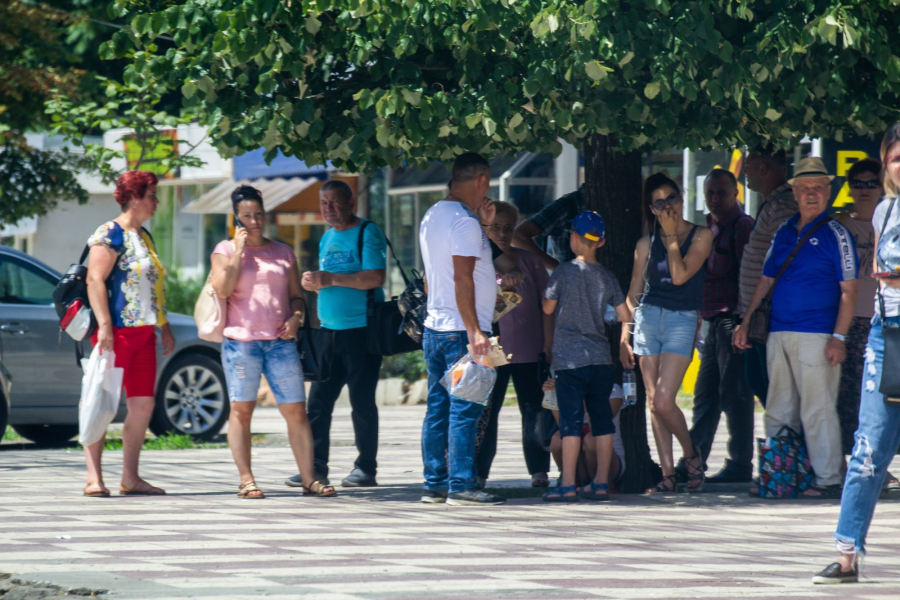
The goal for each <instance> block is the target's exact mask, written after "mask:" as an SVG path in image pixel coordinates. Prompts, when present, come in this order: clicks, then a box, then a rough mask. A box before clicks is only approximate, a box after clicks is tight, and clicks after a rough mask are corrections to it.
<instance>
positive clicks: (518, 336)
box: [497, 250, 550, 364]
mask: <svg viewBox="0 0 900 600" xmlns="http://www.w3.org/2000/svg"><path fill="white" fill-rule="evenodd" d="M516 252H517V253H518V255H519V256H518V258H519V268H520V269H522V272H523V273H525V280H524V281H523V282H522V283H521V284H519V285H517V286H516V288H515V290H516V292H518V293H519V294H521V295H522V303H521V304H519V305H518V306H517V307H515V308H514V309H512V310H511V311H509V313H507V314H506V315H504V316H503V318H501V319H500V320H499V321H498V322H497V323H498V325H499V326H500V345H501V346H503V351H504V352H505V353H507V354H509V353H512V359H511V360H510V361H509V362H510V363H512V364H519V363H536V362H537V360H538V356H539V355H540V353H541V352H543V351H544V312H543V309H542V308H541V302H542V299H543V297H544V290H546V289H547V282H548V281H550V275H549V274H548V273H547V269H545V268H544V265H543V264H541V259H539V258H538V257H537V256H536V255H535V254H532V253H531V252H528V251H527V250H517V251H516Z"/></svg>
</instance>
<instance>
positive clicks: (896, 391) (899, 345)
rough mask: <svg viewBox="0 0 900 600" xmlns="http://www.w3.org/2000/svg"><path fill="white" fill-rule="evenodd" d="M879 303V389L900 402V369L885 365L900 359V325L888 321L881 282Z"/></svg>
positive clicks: (885, 222)
mask: <svg viewBox="0 0 900 600" xmlns="http://www.w3.org/2000/svg"><path fill="white" fill-rule="evenodd" d="M896 201H897V199H896V198H894V199H893V200H891V204H890V205H889V206H888V209H887V214H886V215H884V223H882V224H881V233H879V234H878V238H879V239H881V237H882V236H883V235H884V230H885V228H886V227H887V222H888V219H890V218H891V212H892V211H893V210H894V203H895V202H896ZM878 305H879V307H880V308H881V335H882V336H883V337H884V356H883V357H882V362H881V364H882V368H881V385H879V386H878V391H879V392H881V393H882V394H884V397H885V399H886V400H891V401H893V402H900V369H893V368H891V369H886V368H884V366H885V365H896V364H897V361H898V360H900V325H897V324H896V323H888V321H887V313H886V312H885V309H884V295H883V294H882V293H881V284H880V283H879V284H878Z"/></svg>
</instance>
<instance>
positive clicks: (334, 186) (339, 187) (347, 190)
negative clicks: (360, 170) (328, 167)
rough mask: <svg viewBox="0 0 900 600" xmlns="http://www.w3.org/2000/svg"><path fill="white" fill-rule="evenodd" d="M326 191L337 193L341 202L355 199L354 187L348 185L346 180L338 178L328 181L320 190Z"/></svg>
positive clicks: (321, 191)
mask: <svg viewBox="0 0 900 600" xmlns="http://www.w3.org/2000/svg"><path fill="white" fill-rule="evenodd" d="M325 192H332V193H333V194H336V195H337V197H338V198H340V200H341V202H350V201H351V200H353V188H351V187H350V186H349V185H347V182H346V181H339V180H337V179H331V180H329V181H326V182H325V185H323V186H322V189H320V190H319V193H320V194H323V193H325Z"/></svg>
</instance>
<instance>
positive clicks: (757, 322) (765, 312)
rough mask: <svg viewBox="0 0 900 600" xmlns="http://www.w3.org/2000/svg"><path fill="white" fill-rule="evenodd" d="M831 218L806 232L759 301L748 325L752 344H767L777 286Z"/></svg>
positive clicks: (748, 334)
mask: <svg viewBox="0 0 900 600" xmlns="http://www.w3.org/2000/svg"><path fill="white" fill-rule="evenodd" d="M831 220H832V219H831V217H825V218H824V219H822V220H821V221H819V223H818V225H816V226H815V227H812V228H811V229H810V230H809V231H807V232H806V235H804V236H803V237H802V238H801V239H800V241H799V242H797V245H796V246H794V249H793V250H791V253H790V254H789V255H788V257H787V260H785V261H784V264H783V265H781V270H780V271H778V275H777V276H776V277H775V281H774V282H772V287H771V288H769V292H768V293H767V294H766V295H765V296H764V297H763V299H762V300H760V301H759V306H758V307H757V308H756V310H755V311H753V314H752V315H750V323H749V324H748V325H747V339H748V340H750V341H751V342H756V343H758V344H765V343H766V339H767V338H768V337H769V323H770V321H771V320H772V294H773V293H774V292H775V286H776V285H778V280H779V279H781V276H782V275H784V273H785V271H787V268H788V267H789V266H790V265H791V263H792V262H793V261H794V258H795V257H796V256H797V253H798V252H800V248H802V247H803V245H804V244H806V242H808V241H809V238H810V237H812V234H814V233H815V232H817V231H818V230H819V229H820V228H822V227H824V226H825V225H826V224H827V223H829V222H831Z"/></svg>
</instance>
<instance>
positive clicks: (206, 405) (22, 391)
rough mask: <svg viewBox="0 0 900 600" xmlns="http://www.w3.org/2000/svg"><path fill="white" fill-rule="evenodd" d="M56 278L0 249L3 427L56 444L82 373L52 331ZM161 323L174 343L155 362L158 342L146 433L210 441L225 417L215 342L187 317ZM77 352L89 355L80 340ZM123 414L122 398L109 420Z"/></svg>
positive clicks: (68, 346) (70, 425)
mask: <svg viewBox="0 0 900 600" xmlns="http://www.w3.org/2000/svg"><path fill="white" fill-rule="evenodd" d="M60 276H61V275H60V273H58V272H57V271H55V270H54V269H52V268H50V267H49V266H47V265H45V264H43V263H42V262H40V261H38V260H36V259H35V258H34V257H32V256H29V255H27V254H25V253H24V252H20V251H18V250H14V249H12V248H9V247H6V246H0V361H2V363H3V364H4V365H5V366H6V369H7V370H8V372H9V373H10V375H11V379H12V382H13V384H14V385H13V390H14V391H13V393H12V394H11V403H10V410H9V424H10V425H12V427H13V429H15V430H16V432H17V433H19V435H21V436H22V437H25V438H28V439H30V440H32V441H34V442H37V443H40V444H62V443H65V442H67V441H68V440H70V439H72V438H73V437H74V436H75V435H77V434H78V401H79V399H80V398H79V397H80V395H81V377H82V371H81V367H80V366H79V365H77V364H76V360H75V341H73V340H72V339H71V338H70V337H69V336H67V335H66V334H65V333H61V332H60V329H59V318H58V317H57V314H56V310H55V309H54V307H53V301H52V294H53V290H54V288H55V287H56V283H57V281H59V278H60ZM169 321H170V323H171V324H172V332H173V333H174V334H175V340H176V342H177V345H176V346H175V351H174V352H173V353H172V354H171V355H170V356H168V357H166V358H163V357H162V343H161V342H160V343H158V352H159V362H158V365H159V370H158V373H157V385H156V410H155V411H154V413H153V418H152V419H151V421H150V430H151V431H152V432H153V433H155V434H156V435H163V434H165V433H180V434H189V435H192V436H195V437H197V438H199V439H210V438H212V437H214V436H215V435H217V434H218V433H219V431H220V430H221V429H222V426H223V425H224V424H225V422H226V421H227V420H228V395H227V393H226V389H227V388H226V384H225V373H224V372H223V371H222V365H221V362H220V353H219V345H218V344H213V343H209V342H205V341H203V340H201V339H199V338H198V337H197V328H196V326H195V324H194V319H193V318H191V317H188V316H185V315H179V314H170V315H169ZM84 351H85V353H90V344H89V343H87V342H86V341H85V342H84ZM0 395H2V390H0ZM0 402H2V400H0ZM0 410H2V409H0ZM125 412H126V407H125V402H124V401H123V402H122V404H121V408H120V410H119V414H118V415H117V418H116V420H117V421H121V420H122V419H124V417H125ZM3 430H5V427H4V428H3V429H0V432H2V431H3Z"/></svg>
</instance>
